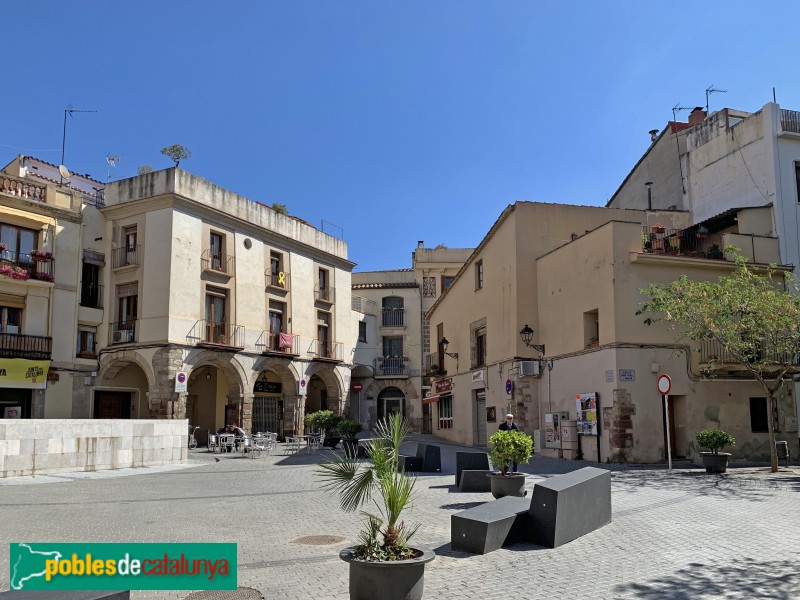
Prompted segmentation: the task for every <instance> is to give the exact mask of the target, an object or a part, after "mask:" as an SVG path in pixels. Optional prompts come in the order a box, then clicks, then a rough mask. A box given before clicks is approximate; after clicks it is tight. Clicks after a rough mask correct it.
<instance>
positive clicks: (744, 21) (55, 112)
mask: <svg viewBox="0 0 800 600" xmlns="http://www.w3.org/2000/svg"><path fill="white" fill-rule="evenodd" d="M34 13H35V14H34ZM2 14H3V22H4V27H3V35H2V38H1V39H0V49H2V50H3V56H4V57H5V58H6V68H5V69H4V82H5V83H4V86H3V90H4V91H3V94H2V99H1V100H0V107H2V110H0V124H1V126H0V151H2V155H0V156H4V157H5V158H4V159H3V160H4V161H8V160H11V158H13V156H14V155H16V154H18V153H26V154H33V155H35V156H39V157H41V158H43V159H45V160H49V161H51V162H55V163H57V162H59V159H60V151H61V131H62V121H63V115H64V112H63V111H64V108H65V107H66V106H67V104H68V103H71V104H72V105H73V106H74V107H75V108H86V109H96V110H98V111H99V112H98V113H97V114H85V115H76V116H75V118H74V119H72V120H70V121H69V123H68V135H67V154H66V160H65V162H66V164H67V166H68V167H69V168H70V169H72V170H74V171H77V172H88V173H90V174H91V175H93V176H94V177H96V178H98V179H101V180H105V179H106V175H107V171H108V168H107V165H106V162H105V157H106V155H107V154H108V153H109V152H111V153H114V154H117V155H119V156H121V157H122V158H123V161H122V162H121V163H120V164H119V165H118V166H117V167H116V169H114V170H112V172H111V176H112V179H117V178H122V177H128V176H131V175H134V174H135V173H136V169H137V167H138V165H141V164H150V165H152V166H153V167H155V168H157V169H158V168H164V167H167V166H170V164H171V163H170V161H169V160H168V159H166V158H165V157H163V156H161V155H160V153H159V150H160V149H161V148H162V147H164V146H167V145H170V144H182V145H184V146H187V147H188V148H189V149H190V150H191V152H192V155H193V156H192V158H191V159H190V160H187V161H185V162H183V163H182V164H181V167H183V168H185V169H186V170H188V171H191V172H192V173H195V174H197V175H200V176H202V177H205V178H206V179H208V180H210V181H212V182H214V183H217V184H219V185H222V186H224V187H226V188H229V189H231V190H233V191H235V192H238V193H240V194H243V195H245V196H247V197H248V198H251V199H253V200H257V201H260V202H264V203H267V204H272V203H273V202H281V203H283V204H286V205H287V207H288V210H289V212H290V213H291V214H294V215H296V216H298V217H300V218H302V219H305V220H306V221H308V222H309V223H311V224H312V225H315V226H317V227H319V226H320V225H321V222H322V221H323V220H324V221H327V222H328V223H331V224H335V225H337V226H340V227H342V228H343V237H344V239H345V240H346V241H347V242H348V244H349V248H350V258H351V260H353V261H355V262H356V263H358V267H357V270H375V269H384V268H404V267H408V266H410V257H411V251H412V250H413V249H414V248H415V247H416V242H417V240H424V241H425V243H426V245H427V246H429V247H433V246H435V245H437V244H440V243H442V244H445V245H447V246H449V247H451V248H456V247H470V246H475V245H477V244H478V243H479V242H480V240H481V238H482V237H483V235H484V234H485V233H486V231H487V230H488V229H489V227H490V226H491V224H492V223H493V222H494V220H495V219H496V218H497V216H498V215H499V214H500V212H501V211H502V209H503V208H504V207H505V206H506V205H507V204H509V203H512V202H514V201H516V200H536V201H545V202H565V203H575V204H604V203H605V201H606V200H607V199H608V197H609V196H610V195H611V194H612V193H613V192H614V190H615V189H616V188H617V186H618V185H619V183H620V182H621V181H622V179H623V178H624V177H625V175H626V174H627V173H628V171H629V170H630V168H631V167H632V166H633V165H634V163H635V162H636V160H638V158H639V156H640V155H641V154H642V152H643V151H644V150H645V149H646V148H647V146H648V144H649V136H648V134H647V132H648V130H650V129H654V128H659V129H660V128H662V127H663V126H664V125H665V124H666V122H667V121H668V120H669V119H671V118H672V112H671V108H672V107H673V106H674V105H675V104H676V103H681V104H682V105H684V106H700V105H704V104H705V94H704V90H705V88H706V87H708V86H709V85H710V84H715V85H716V87H719V88H723V89H727V90H728V93H727V94H717V95H714V96H712V98H711V108H712V110H713V109H715V108H721V107H724V106H730V107H735V108H740V109H744V110H757V109H759V108H760V107H761V106H763V105H764V104H765V103H766V102H769V101H770V100H771V98H772V87H773V86H775V87H776V89H777V97H778V102H780V103H781V105H782V106H784V107H786V108H792V109H800V80H798V78H797V72H798V68H797V64H796V63H797V49H798V43H797V36H796V35H794V34H793V33H792V29H791V26H790V25H787V24H789V23H797V22H798V21H800V3H793V2H791V3H790V2H785V3H766V4H764V5H763V6H762V5H759V4H754V3H752V2H725V3H684V4H681V3H676V2H669V3H667V2H633V1H630V2H591V3H590V2H568V1H559V2H549V3H544V2H535V1H533V0H529V1H518V0H491V1H489V0H487V1H481V2H478V1H471V0H402V1H401V0H394V1H388V0H359V1H346V0H308V1H303V0H287V1H283V2H272V1H268V0H264V1H251V2H219V1H215V2H209V1H205V0H193V1H191V2H189V1H186V2H162V1H158V2H155V1H142V0H138V1H137V2H125V3H122V2H106V1H102V2H101V1H78V2H62V1H53V0H50V1H46V0H45V1H42V0H40V2H38V3H36V5H35V9H34V7H33V5H31V4H29V3H25V2H14V3H4V4H3V7H2ZM14 24H19V25H18V26H17V25H14ZM687 115H688V113H683V115H682V117H683V120H685V119H686V116H687ZM325 230H326V231H329V232H331V233H333V234H335V235H337V236H340V235H342V234H341V232H340V231H339V230H338V229H336V228H334V227H333V226H332V225H329V224H325Z"/></svg>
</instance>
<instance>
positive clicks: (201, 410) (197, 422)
mask: <svg viewBox="0 0 800 600" xmlns="http://www.w3.org/2000/svg"><path fill="white" fill-rule="evenodd" d="M187 389H188V394H187V396H186V418H187V419H189V424H190V425H191V426H193V427H199V428H200V430H199V431H198V432H197V441H198V443H199V444H201V445H204V444H207V443H208V432H209V431H210V432H212V433H214V432H216V431H217V430H218V429H219V428H221V427H224V426H225V425H227V424H229V423H233V424H238V422H239V412H238V407H233V406H229V405H228V393H229V389H230V383H229V381H228V376H227V375H226V374H225V373H224V372H223V371H222V369H218V368H217V367H215V366H214V365H210V364H205V365H200V366H196V367H195V368H194V369H193V370H192V372H191V374H190V375H189V385H188V388H187Z"/></svg>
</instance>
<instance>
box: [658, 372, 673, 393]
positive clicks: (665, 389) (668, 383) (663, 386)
mask: <svg viewBox="0 0 800 600" xmlns="http://www.w3.org/2000/svg"><path fill="white" fill-rule="evenodd" d="M671 389H672V379H670V378H669V375H660V376H659V378H658V393H659V394H661V395H662V396H666V395H667V394H669V391H670V390H671Z"/></svg>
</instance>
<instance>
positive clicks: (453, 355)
mask: <svg viewBox="0 0 800 600" xmlns="http://www.w3.org/2000/svg"><path fill="white" fill-rule="evenodd" d="M439 343H440V344H441V345H442V352H443V353H444V354H447V356H449V357H450V358H455V359H456V360H458V352H448V351H447V346H449V345H450V342H448V341H447V338H442V341H441V342H439Z"/></svg>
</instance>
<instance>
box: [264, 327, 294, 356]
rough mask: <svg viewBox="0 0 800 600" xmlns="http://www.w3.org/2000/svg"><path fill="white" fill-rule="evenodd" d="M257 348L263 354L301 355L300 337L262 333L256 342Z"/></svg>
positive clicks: (289, 334)
mask: <svg viewBox="0 0 800 600" xmlns="http://www.w3.org/2000/svg"><path fill="white" fill-rule="evenodd" d="M256 348H258V350H259V351H260V352H262V353H280V354H300V336H299V335H294V334H293V333H281V332H278V333H273V332H271V331H262V332H261V336H260V337H259V338H258V340H257V341H256Z"/></svg>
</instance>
